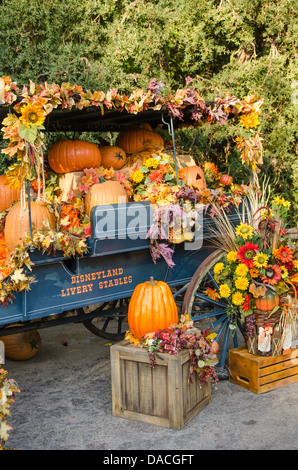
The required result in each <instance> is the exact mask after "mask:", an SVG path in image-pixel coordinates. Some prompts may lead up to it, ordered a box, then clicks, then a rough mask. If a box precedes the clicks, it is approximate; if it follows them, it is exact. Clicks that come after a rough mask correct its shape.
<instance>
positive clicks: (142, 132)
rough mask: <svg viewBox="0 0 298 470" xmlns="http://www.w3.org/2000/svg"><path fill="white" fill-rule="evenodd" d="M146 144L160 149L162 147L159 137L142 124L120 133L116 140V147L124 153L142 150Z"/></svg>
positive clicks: (162, 143) (150, 128)
mask: <svg viewBox="0 0 298 470" xmlns="http://www.w3.org/2000/svg"><path fill="white" fill-rule="evenodd" d="M146 142H147V143H151V144H154V145H158V146H160V147H163V146H164V141H163V138H162V137H161V135H159V134H158V133H157V132H154V131H153V129H152V127H151V126H150V125H149V124H142V125H141V126H139V127H138V128H136V127H132V128H129V129H127V130H125V131H123V132H120V134H119V135H118V137H117V139H116V145H117V146H119V147H120V148H122V149H123V150H124V151H125V152H126V153H134V152H140V151H141V150H144V148H145V143H146Z"/></svg>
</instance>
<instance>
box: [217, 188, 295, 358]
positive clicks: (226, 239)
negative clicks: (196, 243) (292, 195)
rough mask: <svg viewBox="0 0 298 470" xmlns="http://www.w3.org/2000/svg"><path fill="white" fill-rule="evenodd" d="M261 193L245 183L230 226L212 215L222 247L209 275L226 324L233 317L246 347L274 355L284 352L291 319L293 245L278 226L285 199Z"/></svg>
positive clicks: (285, 208) (289, 338)
mask: <svg viewBox="0 0 298 470" xmlns="http://www.w3.org/2000/svg"><path fill="white" fill-rule="evenodd" d="M265 199H266V196H265V192H263V193H262V192H261V191H260V189H259V188H257V189H255V190H253V189H252V188H251V189H250V190H249V192H248V198H247V200H246V202H245V204H244V206H245V214H246V215H245V216H244V213H243V215H242V219H241V220H242V222H241V223H240V224H239V225H237V226H236V227H235V228H234V227H233V226H232V225H231V223H230V222H229V220H228V219H227V218H226V217H225V216H224V214H219V217H217V218H216V224H217V228H216V230H217V232H218V233H217V235H220V237H218V238H220V244H221V246H224V249H225V252H226V253H225V254H224V256H223V258H222V260H221V261H220V262H218V263H217V264H216V265H215V266H214V276H215V280H216V282H217V283H218V289H219V296H220V297H221V298H222V299H224V300H225V301H226V302H227V304H228V308H227V311H228V315H229V317H230V318H231V319H232V322H231V324H232V328H236V324H237V322H239V320H240V322H241V323H242V326H243V327H244V328H243V329H244V337H245V341H246V347H247V348H248V351H249V352H250V353H252V354H255V355H271V356H279V355H281V354H287V353H289V352H290V348H291V344H292V339H293V336H294V330H295V326H296V321H297V303H296V300H297V292H298V260H297V259H296V258H297V254H298V247H296V246H295V244H294V242H293V241H291V239H290V238H289V236H288V234H287V232H286V230H285V228H284V223H285V219H286V216H287V211H288V209H289V207H290V203H289V202H288V201H286V200H285V199H284V198H280V197H275V198H274V199H273V200H272V201H271V203H270V204H268V200H265Z"/></svg>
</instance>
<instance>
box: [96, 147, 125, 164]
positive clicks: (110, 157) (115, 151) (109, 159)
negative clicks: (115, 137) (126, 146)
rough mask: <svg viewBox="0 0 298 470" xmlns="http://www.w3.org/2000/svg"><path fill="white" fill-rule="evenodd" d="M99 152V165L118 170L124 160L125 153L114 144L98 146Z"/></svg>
mask: <svg viewBox="0 0 298 470" xmlns="http://www.w3.org/2000/svg"><path fill="white" fill-rule="evenodd" d="M99 150H100V153H101V166H103V167H104V168H114V170H120V169H121V168H122V167H123V166H124V165H125V162H126V153H125V152H124V150H123V149H121V148H120V147H117V146H116V145H112V146H104V147H99Z"/></svg>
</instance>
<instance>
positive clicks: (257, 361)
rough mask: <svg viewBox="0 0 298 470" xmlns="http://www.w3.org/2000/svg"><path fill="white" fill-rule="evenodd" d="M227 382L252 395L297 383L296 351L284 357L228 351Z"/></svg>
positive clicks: (237, 350)
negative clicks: (228, 370) (250, 392)
mask: <svg viewBox="0 0 298 470" xmlns="http://www.w3.org/2000/svg"><path fill="white" fill-rule="evenodd" d="M229 369H230V375H229V380H230V382H233V383H235V384H237V385H240V386H241V387H244V388H247V389H248V390H251V391H252V392H254V393H264V392H269V391H270V390H274V389H276V388H280V387H283V386H284V385H288V384H291V383H294V382H298V349H292V350H291V353H290V354H287V355H285V356H255V355H254V354H250V353H249V352H248V350H247V349H246V348H236V349H230V351H229Z"/></svg>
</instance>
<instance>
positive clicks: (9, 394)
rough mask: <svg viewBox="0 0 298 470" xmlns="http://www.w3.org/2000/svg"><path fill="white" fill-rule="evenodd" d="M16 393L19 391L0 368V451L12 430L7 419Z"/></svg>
mask: <svg viewBox="0 0 298 470" xmlns="http://www.w3.org/2000/svg"><path fill="white" fill-rule="evenodd" d="M18 392H20V390H19V388H18V385H17V383H16V382H15V381H14V380H13V379H8V377H7V371H6V370H4V369H2V368H0V450H4V446H5V443H6V442H7V440H8V437H9V431H10V430H11V429H12V427H11V426H9V425H8V424H7V418H8V417H9V416H11V414H10V410H9V408H10V405H11V403H13V402H14V398H15V395H16V393H18Z"/></svg>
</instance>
